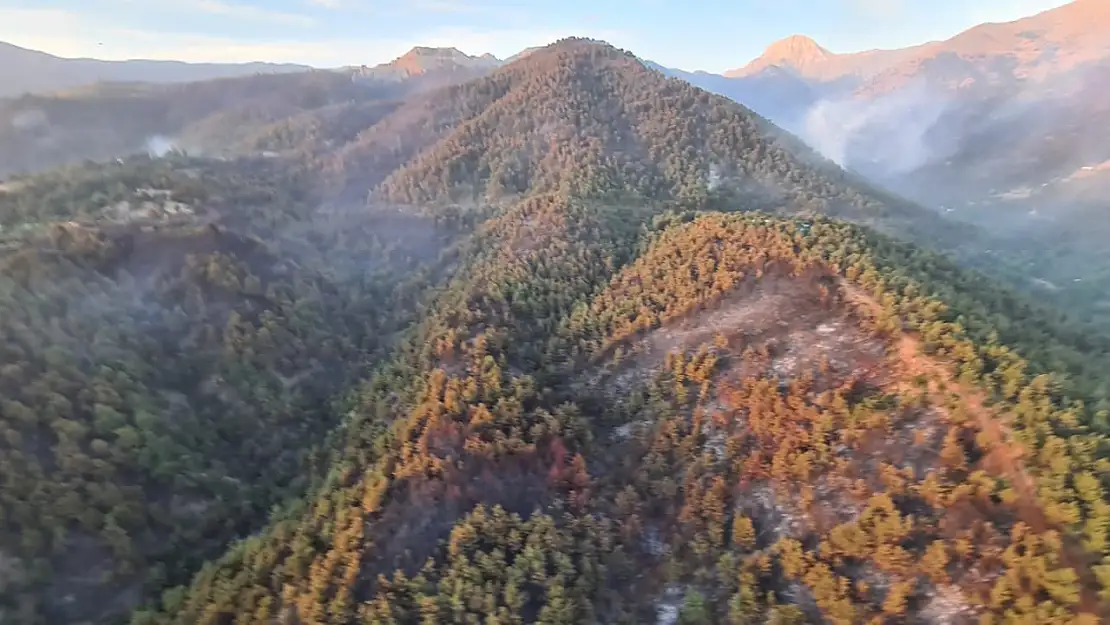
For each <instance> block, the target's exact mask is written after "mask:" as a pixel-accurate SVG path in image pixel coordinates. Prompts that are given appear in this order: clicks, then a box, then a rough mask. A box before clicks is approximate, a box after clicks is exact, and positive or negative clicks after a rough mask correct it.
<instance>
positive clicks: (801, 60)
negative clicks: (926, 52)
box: [724, 35, 915, 86]
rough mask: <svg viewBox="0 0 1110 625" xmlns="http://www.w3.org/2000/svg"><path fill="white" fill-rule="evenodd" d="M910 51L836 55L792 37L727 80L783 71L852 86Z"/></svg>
mask: <svg viewBox="0 0 1110 625" xmlns="http://www.w3.org/2000/svg"><path fill="white" fill-rule="evenodd" d="M914 50H915V49H913V48H910V49H902V50H870V51H867V52H858V53H854V54H835V53H833V52H830V51H829V50H827V49H825V48H823V47H821V45H820V44H818V43H817V42H816V41H814V40H813V39H811V38H809V37H806V36H804V35H791V36H790V37H786V38H785V39H780V40H779V41H776V42H774V43H772V44H771V45H769V46H767V49H766V50H764V52H763V54H762V55H760V57H759V58H757V59H755V60H754V61H752V62H751V63H748V64H747V65H745V66H744V67H742V68H739V69H734V70H729V71H726V72H725V73H724V76H725V77H726V78H746V77H749V76H756V75H759V74H761V73H763V72H766V71H768V70H771V71H776V70H778V71H781V70H785V71H787V72H789V73H790V74H792V75H795V76H798V77H800V78H803V79H805V80H807V81H811V82H816V83H832V84H834V85H838V86H839V85H845V86H847V85H852V84H858V83H859V82H862V81H865V80H868V79H871V78H874V77H875V76H876V75H878V74H880V73H881V72H882V71H883V70H885V69H886V68H888V67H890V66H892V65H894V64H895V63H898V62H899V61H900V60H902V59H904V58H907V57H910V56H912V55H913V54H914Z"/></svg>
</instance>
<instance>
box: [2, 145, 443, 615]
mask: <svg viewBox="0 0 1110 625" xmlns="http://www.w3.org/2000/svg"><path fill="white" fill-rule="evenodd" d="M318 202H319V200H318V198H316V197H314V195H313V192H312V189H311V185H305V184H304V180H303V179H299V178H298V177H297V176H295V175H293V174H292V173H291V172H289V171H286V170H284V169H282V168H280V167H278V166H276V165H275V163H274V162H273V161H266V160H263V161H256V162H231V161H224V162H219V161H216V162H210V161H195V160H186V159H157V160H152V159H145V158H144V159H138V160H135V161H127V162H124V163H122V164H115V163H113V164H111V165H106V166H99V167H89V168H86V169H76V170H63V171H60V172H58V173H56V174H52V175H50V176H46V177H42V178H34V179H30V180H28V181H26V182H25V183H24V184H23V185H22V186H21V188H19V189H16V190H14V191H8V192H6V193H0V355H2V360H3V362H4V365H3V366H2V367H0V463H2V464H3V471H2V474H3V478H2V479H0V507H2V508H3V510H4V513H3V515H2V517H0V562H2V563H3V578H2V579H3V583H2V584H0V620H2V621H4V622H9V620H11V622H20V623H37V622H44V623H59V622H65V623H78V622H90V623H100V622H111V621H112V620H113V619H119V618H120V616H121V614H126V613H127V611H129V610H130V609H131V608H132V607H133V606H134V605H135V604H136V603H137V602H140V601H142V600H143V599H144V598H146V597H149V596H152V595H151V593H154V594H157V592H158V591H159V590H160V589H161V588H162V587H163V586H164V585H166V584H167V583H169V584H173V583H180V582H183V581H186V580H187V579H188V578H189V576H191V575H192V574H193V573H194V572H195V570H196V569H197V567H198V566H199V565H200V564H201V563H203V562H204V561H205V560H206V559H208V558H211V557H214V556H216V555H218V554H219V553H220V551H221V550H222V549H223V548H224V547H225V546H226V544H227V542H228V541H229V540H232V539H234V538H236V537H239V536H242V535H244V534H247V533H250V532H251V531H253V530H255V529H257V528H259V527H260V526H261V525H262V524H263V523H264V522H265V520H266V517H267V515H268V512H269V510H270V509H271V507H272V506H274V505H276V504H278V503H280V502H282V501H284V500H286V499H288V498H289V497H293V496H297V495H300V494H301V493H303V491H304V489H305V488H306V487H307V486H308V485H309V484H311V483H313V482H314V481H315V480H317V479H318V478H319V477H320V476H321V475H322V470H323V467H322V465H321V464H320V457H319V456H318V455H317V452H316V451H315V450H316V449H317V448H318V446H320V445H322V444H323V443H324V441H325V440H326V438H327V437H328V435H329V433H330V432H331V430H332V428H333V427H334V426H335V425H336V424H337V423H338V422H339V420H340V414H341V413H342V405H343V401H344V395H345V394H346V393H347V392H349V390H350V388H351V386H352V385H353V384H355V382H356V381H357V380H358V379H359V378H360V377H361V376H363V375H365V373H366V367H368V366H370V365H371V364H372V363H373V362H374V360H375V359H376V358H380V357H381V356H382V355H383V354H385V353H387V352H386V350H387V349H388V348H389V347H390V344H391V342H392V341H393V340H394V339H395V335H396V333H397V332H399V331H401V330H403V329H404V327H405V326H406V325H407V323H408V322H409V321H410V320H411V317H412V314H413V312H414V310H415V307H416V305H417V303H418V302H419V300H420V297H421V295H420V294H421V293H422V290H423V289H424V288H426V286H427V285H428V284H430V282H429V280H430V279H431V277H432V276H434V275H436V274H435V271H437V269H436V268H437V267H444V266H445V265H444V264H443V263H441V262H440V261H439V258H440V256H441V254H443V253H445V252H447V251H448V250H449V249H450V248H451V245H452V241H453V240H454V238H455V236H456V233H457V232H458V231H459V229H458V226H452V225H450V224H448V223H445V222H443V223H437V220H436V219H431V218H424V217H420V216H418V215H412V214H408V215H405V214H400V213H397V212H396V211H390V210H374V209H369V208H363V209H361V210H358V211H350V210H339V209H338V208H332V209H328V210H320V209H318ZM440 221H441V222H442V220H440ZM402 242H403V243H402ZM445 259H446V257H445ZM443 262H444V263H446V262H448V261H447V260H444V261H443ZM428 272H431V273H428Z"/></svg>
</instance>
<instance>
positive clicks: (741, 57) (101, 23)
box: [0, 0, 1066, 72]
mask: <svg viewBox="0 0 1110 625" xmlns="http://www.w3.org/2000/svg"><path fill="white" fill-rule="evenodd" d="M1062 4H1066V2H1065V1H1063V0H732V1H731V2H729V1H726V0H685V1H681V0H673V1H672V0H623V1H620V2H618V1H610V0H557V1H553V2H552V1H538V0H536V1H532V2H526V1H523V0H517V1H513V0H470V1H467V0H394V1H392V2H389V1H385V0H268V1H267V0H0V41H6V42H9V43H14V44H16V45H20V46H24V47H29V48H35V49H39V50H45V51H47V52H51V53H53V54H58V55H62V56H94V57H99V58H112V59H122V58H162V59H166V58H170V59H181V60H187V61H250V60H264V61H283V62H300V63H307V64H311V65H317V66H339V65H350V64H367V65H373V64H376V63H381V62H385V61H389V60H390V59H392V58H394V57H396V56H398V55H399V54H401V53H403V52H405V51H406V50H407V49H409V48H411V47H412V46H414V45H430V46H455V47H458V48H459V49H461V50H463V51H464V52H467V53H470V54H481V53H484V52H491V53H493V54H495V55H497V56H499V57H502V58H503V57H506V56H508V55H511V54H514V53H515V52H517V51H519V50H520V49H522V48H525V47H528V46H534V45H543V44H546V43H550V42H551V41H553V40H555V39H558V38H561V37H564V36H570V35H578V36H588V37H595V38H599V39H605V40H607V41H609V42H611V43H613V44H615V45H618V46H620V47H622V48H626V49H629V50H631V51H632V52H634V53H636V54H637V55H639V56H641V57H643V58H647V59H651V60H654V61H657V62H659V63H662V64H664V65H668V66H671V67H678V68H682V69H688V70H694V69H704V70H707V71H715V72H719V71H724V70H726V69H730V68H733V67H738V66H741V65H744V64H745V63H747V62H748V61H749V60H751V59H752V58H754V57H756V56H758V55H759V53H760V52H761V51H762V50H763V48H765V47H766V46H767V44H769V43H771V42H772V41H774V40H776V39H779V38H781V37H784V36H787V35H791V34H795V33H800V34H805V35H809V36H811V37H813V38H814V39H816V40H817V41H818V42H820V43H821V44H822V45H824V46H825V47H827V48H829V49H831V50H833V51H835V52H851V51H857V50H864V49H870V48H876V47H884V48H889V47H901V46H907V45H913V44H917V43H922V42H924V41H928V40H933V39H945V38H947V37H950V36H952V35H954V34H956V33H958V32H960V31H961V30H964V29H966V28H968V27H970V26H973V25H975V24H977V23H980V22H984V21H1009V20H1012V19H1016V18H1019V17H1022V16H1025V15H1029V14H1033V13H1036V12H1038V11H1041V10H1044V9H1047V8H1052V7H1054V6H1060V5H1062Z"/></svg>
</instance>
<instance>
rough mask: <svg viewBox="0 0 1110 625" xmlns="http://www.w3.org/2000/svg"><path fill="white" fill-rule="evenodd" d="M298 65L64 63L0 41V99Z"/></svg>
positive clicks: (301, 68) (278, 69)
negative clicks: (100, 83)
mask: <svg viewBox="0 0 1110 625" xmlns="http://www.w3.org/2000/svg"><path fill="white" fill-rule="evenodd" d="M307 69H310V68H309V67H307V66H304V65H292V64H277V63H183V62H180V61H149V60H134V61H101V60H96V59H66V58H62V57H58V56H54V55H52V54H47V53H45V52H38V51H36V50H28V49H26V48H21V47H19V46H14V45H11V44H9V43H4V42H0V97H11V96H19V95H23V94H25V93H39V92H47V91H58V90H62V89H71V88H73V87H80V86H84V85H89V84H92V83H96V82H152V83H174V82H190V81H195V80H209V79H212V78H227V77H231V76H249V75H251V74H258V73H267V74H272V73H281V72H297V71H305V70H307Z"/></svg>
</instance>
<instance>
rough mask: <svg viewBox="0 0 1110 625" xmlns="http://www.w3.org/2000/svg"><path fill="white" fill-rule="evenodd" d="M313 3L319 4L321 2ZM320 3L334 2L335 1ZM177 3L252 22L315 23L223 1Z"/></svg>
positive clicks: (299, 16) (203, 0) (303, 17)
mask: <svg viewBox="0 0 1110 625" xmlns="http://www.w3.org/2000/svg"><path fill="white" fill-rule="evenodd" d="M315 1H316V2H320V1H321V0H315ZM322 1H323V2H335V0H322ZM178 2H179V4H180V6H181V7H182V8H185V9H189V10H194V11H198V12H201V13H208V14H211V15H219V16H222V17H231V18H235V19H241V20H247V21H252V22H267V23H271V24H283V25H286V26H312V25H314V24H315V23H316V21H315V20H314V19H312V18H311V17H308V16H307V15H299V14H296V13H285V12H282V11H271V10H269V9H261V8H259V7H256V6H251V5H248V4H236V3H232V2H224V1H223V0H178Z"/></svg>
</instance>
